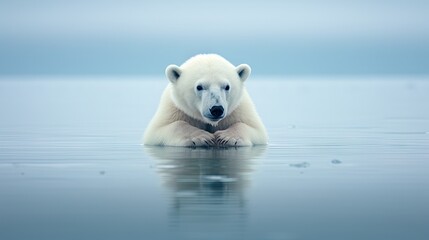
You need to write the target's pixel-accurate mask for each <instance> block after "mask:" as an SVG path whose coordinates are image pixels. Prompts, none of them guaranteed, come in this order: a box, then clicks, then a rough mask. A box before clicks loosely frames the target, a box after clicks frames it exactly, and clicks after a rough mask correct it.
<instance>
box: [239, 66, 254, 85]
mask: <svg viewBox="0 0 429 240" xmlns="http://www.w3.org/2000/svg"><path fill="white" fill-rule="evenodd" d="M236 71H237V74H238V76H239V77H240V79H241V81H242V82H244V81H246V79H247V78H248V77H249V75H250V72H251V71H252V70H251V69H250V66H249V65H247V64H240V65H238V66H237V68H236Z"/></svg>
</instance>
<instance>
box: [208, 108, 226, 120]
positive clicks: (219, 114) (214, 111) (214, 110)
mask: <svg viewBox="0 0 429 240" xmlns="http://www.w3.org/2000/svg"><path fill="white" fill-rule="evenodd" d="M210 113H211V114H212V116H213V117H215V118H221V117H223V107H222V106H213V107H211V108H210Z"/></svg>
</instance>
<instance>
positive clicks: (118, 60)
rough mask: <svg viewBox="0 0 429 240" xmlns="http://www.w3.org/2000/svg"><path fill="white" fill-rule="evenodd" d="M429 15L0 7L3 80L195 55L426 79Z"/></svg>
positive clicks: (181, 5) (148, 4)
mask: <svg viewBox="0 0 429 240" xmlns="http://www.w3.org/2000/svg"><path fill="white" fill-rule="evenodd" d="M428 12H429V1H415V0H414V1H404V0H397V1H368V0H364V1H334V0H330V1H272V0H271V1H267V0H265V1H216V2H214V1H205V2H203V1H175V2H172V1H130V0H128V1H99V0H97V1H83V0H76V1H54V0H42V1H37V2H36V1H20V0H13V1H12V0H3V1H1V2H0V43H1V45H0V50H1V51H2V52H3V54H2V56H0V74H2V73H3V74H51V73H52V74H79V73H81V74H156V73H158V72H159V69H161V68H163V67H164V65H167V64H169V63H172V62H173V63H176V64H180V63H181V61H184V60H185V59H186V58H187V57H190V56H192V55H193V54H196V53H200V52H218V53H221V54H223V55H226V56H225V57H227V58H231V59H232V60H235V61H240V62H250V63H254V64H258V65H259V67H260V69H261V71H260V73H262V74H270V73H272V74H359V73H362V74H401V73H403V74H413V73H416V74H422V73H429V70H428V69H429V65H428V62H429V43H428V42H429V14H427V13H428ZM261 59H263V60H264V61H262V60H261ZM371 61H373V63H371ZM238 63H239V62H237V63H236V64H238ZM281 63H282V64H281ZM337 64H338V67H337ZM406 64H409V66H405V65H406ZM273 65H275V67H273ZM281 66H284V69H283V70H282V69H279V68H280V67H281ZM426 67H427V68H426ZM401 69H402V70H401Z"/></svg>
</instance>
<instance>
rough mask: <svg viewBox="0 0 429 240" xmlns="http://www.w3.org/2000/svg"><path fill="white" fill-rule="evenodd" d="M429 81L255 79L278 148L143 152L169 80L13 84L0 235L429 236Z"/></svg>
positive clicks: (5, 107) (5, 117) (8, 87)
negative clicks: (145, 135)
mask: <svg viewBox="0 0 429 240" xmlns="http://www.w3.org/2000/svg"><path fill="white" fill-rule="evenodd" d="M424 80H427V79H416V78H401V79H389V78H388V79H386V78H365V79H340V78H338V79H336V80H328V79H286V80H285V79H269V78H258V79H250V80H249V81H248V82H247V85H248V88H249V92H250V94H251V96H252V97H253V99H254V101H255V104H256V106H257V108H258V110H259V112H260V115H261V117H262V119H263V120H264V122H265V124H266V126H267V129H268V132H269V135H270V144H269V145H268V146H261V147H254V148H237V149H236V148H231V149H192V148H167V147H164V148H163V147H144V146H141V145H140V140H141V137H142V133H143V131H144V128H145V127H146V125H147V123H148V121H149V120H150V118H151V117H152V115H153V113H154V111H155V109H156V107H157V104H158V100H159V97H160V94H161V92H162V89H163V88H164V86H165V84H166V80H164V79H157V78H151V79H137V78H135V79H130V78H126V79H113V78H98V79H90V78H73V79H66V78H62V79H57V78H42V77H41V78H32V79H12V78H3V79H2V80H1V81H0V112H1V118H0V239H8V240H15V239H56V240H57V239H428V238H429V208H428V207H427V203H428V202H429V111H428V109H427V103H428V102H429V94H428V93H429V81H424Z"/></svg>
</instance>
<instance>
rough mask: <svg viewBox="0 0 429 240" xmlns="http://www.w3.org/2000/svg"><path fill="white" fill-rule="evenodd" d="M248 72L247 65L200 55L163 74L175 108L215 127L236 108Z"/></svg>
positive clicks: (171, 67) (211, 55) (210, 55)
mask: <svg viewBox="0 0 429 240" xmlns="http://www.w3.org/2000/svg"><path fill="white" fill-rule="evenodd" d="M250 71H251V69H250V67H249V66H248V65H247V64H241V65H238V66H237V67H236V66H234V65H232V64H231V63H230V62H228V61H227V60H225V59H224V58H223V57H221V56H219V55H216V54H203V55H197V56H195V57H192V58H191V59H189V60H188V61H186V62H185V63H184V64H182V65H181V66H180V67H179V66H177V65H169V66H168V67H167V68H166V69H165V74H166V76H167V78H168V80H170V82H171V89H172V91H171V93H172V100H173V102H174V103H175V105H176V107H177V108H179V109H180V110H182V111H183V112H184V113H185V114H187V115H189V116H191V117H193V118H195V119H198V120H200V121H203V122H205V123H208V124H211V125H214V126H215V125H217V124H218V123H219V121H221V120H222V119H224V118H225V117H226V116H228V115H229V114H230V113H231V112H233V111H234V110H235V109H236V108H237V106H238V105H239V104H240V100H241V96H242V92H243V88H244V86H243V82H244V81H245V80H246V79H247V78H248V77H249V75H250Z"/></svg>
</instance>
